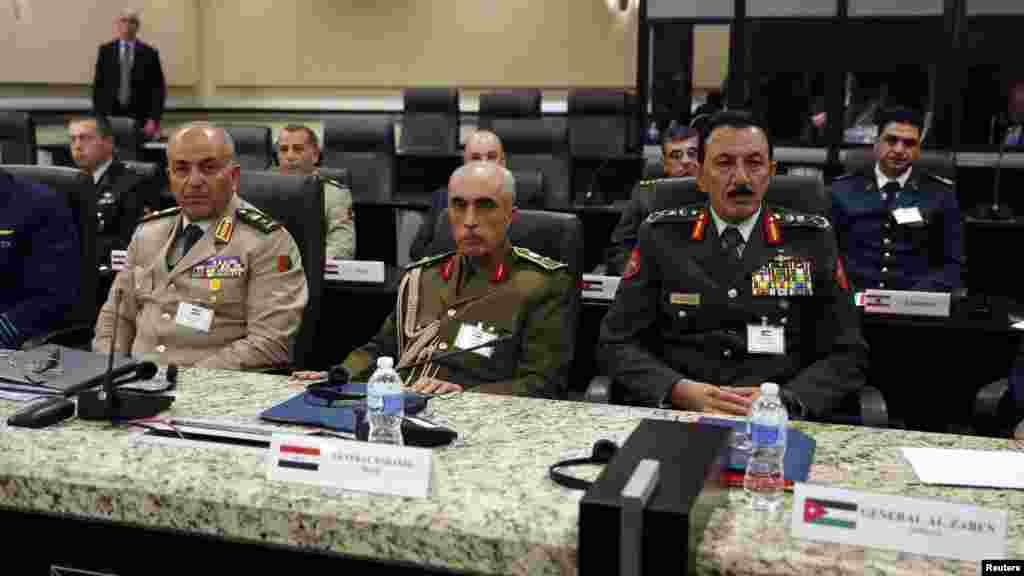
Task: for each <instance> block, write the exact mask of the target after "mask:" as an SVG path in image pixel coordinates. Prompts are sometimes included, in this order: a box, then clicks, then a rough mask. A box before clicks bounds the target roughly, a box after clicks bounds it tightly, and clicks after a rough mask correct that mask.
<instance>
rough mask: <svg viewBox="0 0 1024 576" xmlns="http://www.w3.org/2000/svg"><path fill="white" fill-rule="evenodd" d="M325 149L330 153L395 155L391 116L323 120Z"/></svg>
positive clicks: (361, 116)
mask: <svg viewBox="0 0 1024 576" xmlns="http://www.w3.org/2000/svg"><path fill="white" fill-rule="evenodd" d="M324 149H325V150H331V151H332V152H335V153H336V152H339V151H340V152H363V153H365V152H375V153H378V154H389V155H393V154H394V153H395V123H394V120H392V119H391V117H390V116H379V115H358V116H356V115H352V116H342V117H339V118H328V119H326V120H324Z"/></svg>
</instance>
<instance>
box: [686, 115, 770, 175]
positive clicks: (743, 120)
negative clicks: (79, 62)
mask: <svg viewBox="0 0 1024 576" xmlns="http://www.w3.org/2000/svg"><path fill="white" fill-rule="evenodd" d="M719 128H737V129H740V128H757V129H758V130H760V131H761V132H762V133H764V139H765V140H767V141H768V159H769V160H771V159H772V157H773V154H774V152H775V147H774V145H773V144H772V136H771V134H769V133H768V129H767V128H765V126H764V123H762V122H761V121H760V120H759V119H758V118H757V117H755V116H754V115H753V114H751V113H750V112H746V111H741V110H724V111H722V112H716V113H715V114H714V115H712V116H711V118H709V119H708V121H707V124H705V125H704V130H703V131H702V132H701V138H700V140H699V142H700V145H699V146H698V147H697V159H698V160H700V162H701V163H702V164H703V163H704V152H705V150H706V149H707V142H708V139H709V138H711V134H713V133H714V131H715V130H717V129H719Z"/></svg>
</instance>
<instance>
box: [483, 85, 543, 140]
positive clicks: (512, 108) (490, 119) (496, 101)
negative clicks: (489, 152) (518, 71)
mask: <svg viewBox="0 0 1024 576" xmlns="http://www.w3.org/2000/svg"><path fill="white" fill-rule="evenodd" d="M540 101H541V93H540V90H538V89H528V90H508V91H502V92H488V93H486V94H481V95H480V107H479V111H478V112H477V127H478V128H481V129H485V130H495V129H496V125H498V126H500V125H503V124H510V123H511V124H514V123H515V122H516V121H518V120H521V119H524V118H540V116H541V111H540ZM496 121H497V123H496Z"/></svg>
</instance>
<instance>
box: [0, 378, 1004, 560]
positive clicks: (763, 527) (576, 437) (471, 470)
mask: <svg viewBox="0 0 1024 576" xmlns="http://www.w3.org/2000/svg"><path fill="white" fill-rule="evenodd" d="M301 389H302V388H301V386H299V385H295V384H290V383H288V381H287V380H286V379H285V378H283V377H279V376H268V375H259V374H245V373H235V372H224V371H205V370H189V371H185V372H184V373H183V374H182V375H181V378H180V380H179V385H178V389H177V391H176V395H177V401H176V402H175V404H174V405H173V407H172V409H171V410H170V411H169V412H168V413H167V415H168V416H179V417H202V418H217V419H224V420H227V421H232V422H251V423H259V420H258V414H259V413H260V412H261V411H262V410H263V409H265V408H268V407H270V406H272V405H274V404H276V403H278V402H280V401H282V400H285V399H287V398H289V397H291V396H292V395H294V394H296V393H298V392H299V391H300V390H301ZM17 407H18V405H17V404H15V403H13V402H7V401H0V418H2V421H6V417H7V416H8V415H9V414H10V413H12V412H14V411H15V410H16V409H17ZM425 415H426V416H427V417H429V418H431V419H433V420H435V421H438V422H440V423H442V424H445V425H448V426H450V427H452V428H454V429H456V430H458V431H459V433H460V435H461V436H460V439H459V440H458V441H457V442H456V443H455V444H454V445H452V446H450V447H447V448H443V449H437V450H436V451H435V453H436V458H435V466H436V469H435V474H434V482H433V484H432V488H431V494H430V497H429V498H427V499H412V498H401V497H390V496H382V495H373V494H366V493H360V492H345V491H341V490H338V489H332V488H320V487H315V486H308V485H304V484H285V483H279V482H270V481H268V480H267V479H266V472H265V468H264V458H263V455H262V452H261V451H260V450H258V449H248V448H234V447H220V446H205V445H204V446H185V445H173V444H159V443H154V442H149V441H144V440H140V439H139V437H138V436H137V434H138V431H137V430H133V429H130V428H126V427H121V428H112V427H111V426H110V425H109V424H104V423H96V422H83V421H78V420H69V421H67V422H64V423H62V424H60V425H57V426H55V427H51V428H48V429H45V430H28V429H20V428H10V427H7V426H6V424H0V506H3V507H7V508H13V509H22V510H33V511H45V512H54V513H63V514H69V515H74V516H79V517H86V518H93V519H106V520H111V521H114V522H125V523H131V524H138V525H142V526H152V527H156V528H170V529H177V530H184V531H187V532H195V533H201V534H211V535H216V536H223V537H227V538H238V539H244V540H250V541H257V542H268V543H274V544H282V545H286V546H294V547H299V548H307V549H314V550H326V551H333V552H337V553H341V554H346V555H351V556H356V557H368V558H379V559H389V560H399V561H406V562H413V563H418V564H427V565H433V566H438V567H445V568H450V569H455V570H469V571H474V572H485V573H505V574H508V573H511V574H574V573H575V572H576V538H577V518H578V504H579V499H580V497H581V496H582V493H581V492H577V491H572V490H568V489H564V488H561V487H559V486H557V485H555V484H554V483H553V482H551V481H550V480H549V479H548V478H547V467H548V465H550V464H551V463H553V462H555V461H556V460H558V459H561V458H564V457H570V456H575V455H580V454H582V453H586V452H588V451H589V447H590V446H591V445H592V444H593V442H594V441H595V440H597V439H599V438H610V439H613V440H616V441H620V442H621V441H624V440H625V438H626V437H628V435H629V433H630V432H631V431H632V430H633V429H634V428H635V427H636V425H637V423H638V422H640V420H641V419H643V418H676V419H692V418H694V417H695V415H693V414H687V413H681V412H668V411H660V410H647V409H638V408H628V407H618V406H601V405H593V404H585V403H574V402H550V401H543V400H534V399H526V398H508V397H501V396H492V395H486V394H473V393H465V394H461V395H458V396H455V397H453V398H448V399H434V400H431V402H430V406H429V407H428V409H427V412H426V413H425ZM799 427H800V428H801V429H803V430H804V431H805V432H807V433H808V434H810V435H811V436H813V437H814V438H815V439H816V440H817V451H816V454H815V461H814V465H813V468H812V470H811V481H813V482H818V483H825V484H830V485H833V486H837V487H845V488H853V489H862V490H870V491H874V492H881V493H888V494H901V495H906V496H914V497H923V498H935V499H939V500H945V501H951V502H960V503H966V504H974V505H978V506H984V507H989V508H995V509H1005V510H1008V511H1009V513H1010V527H1009V542H1008V556H1009V557H1010V558H1024V539H1022V537H1021V530H1022V526H1024V491H1020V490H987V489H969V488H948V487H933V486H925V485H920V484H918V483H917V482H916V479H915V476H914V473H913V471H912V470H911V468H910V466H909V465H908V464H907V463H906V462H905V461H904V460H903V458H902V456H901V455H900V452H899V448H900V447H902V446H931V447H957V448H976V449H987V450H993V449H996V450H1005V449H1016V448H1015V447H1014V446H1012V445H1011V443H1010V442H1008V441H1002V440H996V439H985V438H971V437H961V436H947V435H939V434H924V433H913V432H898V431H881V430H875V429H869V428H858V427H846V426H822V425H813V424H799ZM282 428H283V429H285V430H289V431H292V432H301V431H302V429H299V428H291V429H288V428H287V427H282ZM587 472H589V474H590V475H591V477H596V475H597V472H598V470H597V469H596V468H594V469H592V470H590V471H585V470H584V471H581V472H580V475H585V474H586V473H587ZM789 505H790V497H788V496H787V501H786V510H785V511H783V512H780V513H779V514H778V515H777V516H776V517H771V516H765V515H763V514H752V513H751V512H749V511H748V510H747V509H746V500H745V498H744V496H743V494H742V491H733V492H732V493H731V494H730V500H729V503H728V504H727V505H726V506H724V507H722V508H719V509H718V510H716V511H715V512H714V513H713V515H712V517H711V519H710V522H709V524H708V527H707V529H706V530H705V533H704V535H703V538H702V539H701V540H700V541H699V542H698V543H697V545H696V546H697V551H696V552H697V560H696V567H697V571H698V572H699V573H702V574H705V573H706V574H820V573H828V574H894V575H902V574H906V575H908V576H909V575H911V574H912V575H914V576H918V575H921V574H949V573H954V574H976V573H978V566H977V564H975V563H971V562H958V561H951V560H942V559H936V558H926V557H922V556H918V555H913V554H901V553H898V552H891V551H885V550H874V549H867V548H861V547H857V546H847V545H835V544H822V543H816V542H810V541H801V540H796V539H793V538H792V537H790V536H789V534H788V513H789ZM783 514H785V516H783Z"/></svg>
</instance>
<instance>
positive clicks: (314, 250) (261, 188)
mask: <svg viewBox="0 0 1024 576" xmlns="http://www.w3.org/2000/svg"><path fill="white" fill-rule="evenodd" d="M239 190H240V194H241V196H242V198H243V199H244V200H246V201H248V202H249V203H251V204H252V205H253V206H255V207H256V208H259V209H260V210H262V211H263V212H266V213H267V214H268V215H270V216H271V217H272V218H273V219H274V220H276V221H278V222H280V223H281V224H282V225H283V226H284V227H285V229H286V230H288V232H290V233H291V235H292V237H293V238H295V243H296V244H297V245H298V248H299V254H301V255H302V267H303V270H304V271H305V273H306V286H307V288H308V290H309V302H308V303H307V304H306V309H305V310H304V311H303V313H302V327H301V328H299V332H298V334H296V336H295V338H294V340H293V342H292V349H291V351H290V352H291V354H290V356H291V362H292V367H295V368H302V367H305V366H308V365H309V364H310V363H311V361H312V360H311V359H312V357H313V347H314V342H315V338H316V332H317V326H318V324H319V320H320V307H321V304H322V301H323V286H324V264H323V262H324V240H325V237H326V230H325V226H324V220H323V213H324V191H323V186H322V184H321V182H320V180H319V179H318V178H317V177H315V176H283V175H281V174H275V173H272V172H257V171H250V170H243V171H242V176H241V182H240V184H239Z"/></svg>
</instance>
